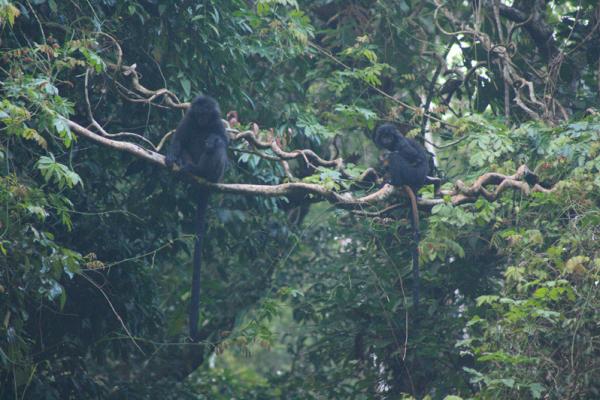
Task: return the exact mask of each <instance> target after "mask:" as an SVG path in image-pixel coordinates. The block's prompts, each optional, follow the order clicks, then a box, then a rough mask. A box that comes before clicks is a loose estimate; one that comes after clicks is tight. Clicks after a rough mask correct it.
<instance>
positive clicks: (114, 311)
mask: <svg viewBox="0 0 600 400" xmlns="http://www.w3.org/2000/svg"><path fill="white" fill-rule="evenodd" d="M78 275H80V276H82V277H83V278H85V280H87V281H88V282H89V283H91V284H92V286H94V287H95V288H96V289H98V290H99V291H100V293H102V296H104V298H105V299H106V301H107V302H108V305H109V306H110V309H111V310H112V312H113V314H114V315H115V317H117V320H118V321H119V323H120V324H121V326H122V327H123V330H124V331H125V333H127V336H129V339H131V341H132V342H133V344H134V345H135V347H137V349H138V350H139V351H140V352H141V353H142V354H143V355H146V353H144V350H142V348H141V347H140V346H139V345H138V344H137V342H136V341H135V339H134V338H133V335H132V334H131V332H129V329H127V326H126V325H125V322H123V318H121V316H120V315H119V313H118V312H117V310H116V309H115V307H114V306H113V304H112V302H111V301H110V298H109V297H108V295H107V294H106V292H105V291H104V290H103V289H102V288H101V287H100V285H98V284H97V283H96V282H94V280H93V279H91V278H90V277H88V276H87V275H86V274H85V273H83V272H79V274H78Z"/></svg>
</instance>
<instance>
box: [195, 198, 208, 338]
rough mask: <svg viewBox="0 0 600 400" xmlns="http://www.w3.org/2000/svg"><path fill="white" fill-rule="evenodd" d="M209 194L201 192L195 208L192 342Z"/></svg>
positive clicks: (197, 307)
mask: <svg viewBox="0 0 600 400" xmlns="http://www.w3.org/2000/svg"><path fill="white" fill-rule="evenodd" d="M209 197H210V192H209V191H208V190H202V191H201V192H200V196H199V197H198V205H197V206H196V221H195V222H196V223H195V225H196V226H195V228H196V240H195V245H194V261H193V266H192V268H193V272H192V297H191V300H190V337H191V338H192V341H193V342H197V341H198V340H199V338H198V317H199V315H200V272H201V271H202V243H203V242H204V235H205V233H206V209H207V206H208V199H209Z"/></svg>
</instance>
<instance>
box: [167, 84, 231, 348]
mask: <svg viewBox="0 0 600 400" xmlns="http://www.w3.org/2000/svg"><path fill="white" fill-rule="evenodd" d="M228 144H229V138H228V137H227V134H226V131H225V126H224V125H223V121H222V120H221V110H220V109H219V104H218V103H217V101H216V100H215V99H213V98H211V97H208V96H198V97H196V99H194V101H193V102H192V104H191V106H190V108H189V109H188V111H187V112H186V113H185V115H184V116H183V119H182V120H181V122H180V123H179V126H178V127H177V130H176V131H175V134H174V135H173V139H172V140H171V144H170V146H169V148H168V150H167V155H166V158H165V162H166V164H167V166H168V167H170V168H173V165H175V164H177V165H178V166H179V168H180V170H181V171H182V172H186V173H190V174H193V175H197V176H200V177H202V178H204V179H206V180H207V181H209V182H215V183H216V182H219V181H221V179H222V178H223V174H224V173H225V168H226V167H227V145H228ZM209 196H210V191H209V190H208V189H206V188H203V189H202V190H201V191H200V195H199V197H198V200H197V201H198V205H197V209H196V221H195V230H196V240H195V245H194V260H193V273H192V296H191V301H190V308H189V318H190V337H191V338H192V341H194V342H197V341H198V340H199V338H198V317H199V312H200V271H201V267H202V262H201V261H202V257H201V256H202V243H203V239H204V234H205V230H206V224H205V222H206V208H207V205H208V198H209Z"/></svg>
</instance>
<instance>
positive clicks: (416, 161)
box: [373, 124, 429, 307]
mask: <svg viewBox="0 0 600 400" xmlns="http://www.w3.org/2000/svg"><path fill="white" fill-rule="evenodd" d="M373 139H374V141H375V144H376V145H377V146H379V147H382V148H384V149H386V150H388V151H389V153H388V155H387V160H386V161H387V172H388V173H389V175H390V183H391V184H392V185H394V186H404V188H405V190H406V193H407V194H408V196H409V198H410V203H411V216H412V218H411V225H412V229H413V240H414V246H413V249H412V261H413V280H414V282H413V304H414V305H415V307H418V305H419V240H420V234H419V210H418V209H417V199H416V197H415V193H417V191H418V190H419V189H420V188H421V187H422V186H423V185H425V183H426V182H428V179H429V178H428V176H427V175H428V174H429V160H428V159H427V152H426V151H425V149H424V148H423V146H421V144H419V143H418V142H417V141H416V140H414V139H411V138H407V137H404V136H403V135H402V134H401V133H400V132H399V131H398V129H397V128H396V127H395V126H394V125H392V124H383V125H381V126H379V127H378V128H377V129H376V130H375V136H374V138H373Z"/></svg>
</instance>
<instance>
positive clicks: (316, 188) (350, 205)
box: [64, 118, 555, 216]
mask: <svg viewBox="0 0 600 400" xmlns="http://www.w3.org/2000/svg"><path fill="white" fill-rule="evenodd" d="M64 120H65V122H66V123H67V124H68V126H69V127H70V128H71V129H72V130H73V131H74V132H75V133H77V134H78V135H80V136H83V137H86V138H88V139H90V140H93V141H95V142H96V143H99V144H101V145H103V146H108V147H111V148H113V149H115V150H119V151H124V152H127V153H130V154H132V155H134V156H135V157H138V158H142V159H144V160H147V161H149V162H151V163H153V164H156V165H159V166H161V167H164V168H167V165H166V164H165V157H164V156H163V155H162V154H159V153H156V152H154V151H151V150H148V149H145V148H143V147H141V146H139V145H137V144H134V143H129V142H124V141H118V140H114V139H110V138H108V137H105V136H102V135H100V134H97V133H95V132H92V131H91V130H89V129H87V128H85V127H83V126H81V125H79V124H78V123H76V122H74V121H71V120H69V119H66V118H65V119H64ZM173 170H174V171H178V167H177V166H174V167H173ZM367 171H369V170H367ZM531 175H532V173H531V171H530V170H529V168H527V166H526V165H522V166H521V167H519V169H518V170H517V172H516V173H515V174H514V175H503V174H499V173H495V172H489V173H486V174H484V175H482V176H481V177H479V178H478V179H476V180H475V182H474V183H473V184H472V185H471V186H467V185H465V184H464V183H463V182H462V181H460V180H459V181H457V182H456V184H455V187H454V189H452V190H443V191H442V192H441V194H442V195H444V197H445V198H449V199H450V203H451V204H453V205H461V204H466V203H473V202H475V201H476V200H477V198H479V197H484V198H485V199H486V200H488V201H494V200H496V199H497V198H498V197H499V196H500V194H501V193H502V192H504V191H506V190H508V189H513V190H518V191H520V192H522V193H523V194H525V195H529V194H530V193H531V192H546V193H549V192H552V191H554V190H555V188H553V189H545V188H543V187H541V186H540V185H537V184H536V185H534V186H533V187H530V186H529V184H528V183H527V182H526V178H527V177H528V176H531ZM194 179H195V180H196V182H197V183H198V185H200V186H203V187H207V188H210V189H211V190H214V191H216V192H222V193H231V194H240V195H253V196H266V197H284V196H288V195H291V194H297V193H305V194H311V195H314V196H317V197H319V198H321V199H323V200H326V201H328V202H330V203H332V204H333V205H335V206H336V207H339V208H344V209H363V208H364V207H366V206H373V205H375V204H377V203H381V202H383V201H384V200H386V199H388V198H390V197H391V196H392V194H394V193H395V192H396V190H395V188H394V187H393V186H392V185H389V184H385V185H383V186H382V187H381V188H380V189H378V190H377V191H375V192H373V193H370V194H368V195H365V196H362V197H354V196H353V195H352V194H351V193H339V192H336V191H334V190H330V189H327V188H325V187H323V186H321V185H318V184H315V183H305V182H290V183H281V184H278V185H255V184H242V183H211V182H207V181H206V180H204V179H202V178H199V177H194ZM486 185H495V189H494V190H493V191H490V190H488V189H486V188H485V186H486ZM398 192H401V191H398ZM445 201H446V200H445V199H443V198H434V199H419V200H418V204H419V207H420V208H423V209H430V208H431V207H433V206H435V205H437V204H443V203H444V202H445ZM393 208H397V207H395V206H392V207H390V206H388V207H387V208H386V209H384V210H382V211H379V212H374V213H368V212H362V213H360V214H361V215H365V216H375V215H381V214H383V213H384V212H387V211H389V210H390V209H393Z"/></svg>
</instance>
